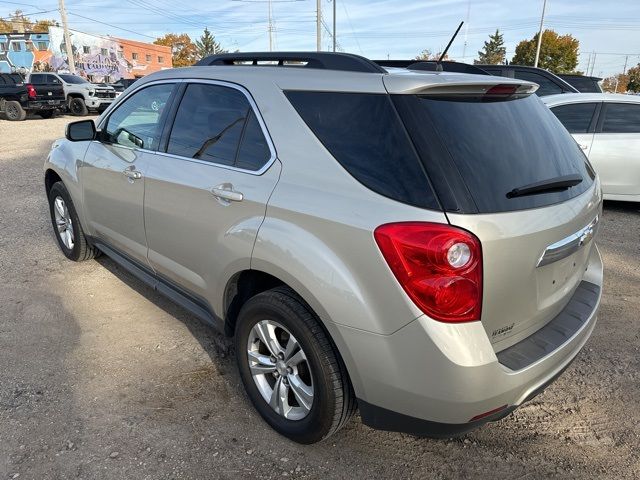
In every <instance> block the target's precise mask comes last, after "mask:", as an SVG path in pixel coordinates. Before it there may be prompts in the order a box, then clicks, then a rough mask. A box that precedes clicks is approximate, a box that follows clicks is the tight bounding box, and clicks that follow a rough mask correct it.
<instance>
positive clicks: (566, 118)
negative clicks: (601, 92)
mask: <svg viewBox="0 0 640 480" xmlns="http://www.w3.org/2000/svg"><path fill="white" fill-rule="evenodd" d="M597 106H598V104H597V103H573V104H569V105H560V106H558V107H553V108H552V109H551V111H552V112H553V113H554V114H555V116H556V117H558V120H560V122H561V123H562V125H564V128H566V129H567V130H568V131H569V133H588V132H589V126H590V125H591V121H592V120H593V115H594V113H595V111H596V107H597Z"/></svg>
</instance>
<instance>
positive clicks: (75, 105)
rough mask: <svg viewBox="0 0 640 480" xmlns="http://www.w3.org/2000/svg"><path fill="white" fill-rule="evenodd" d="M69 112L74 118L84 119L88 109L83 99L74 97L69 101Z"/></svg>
mask: <svg viewBox="0 0 640 480" xmlns="http://www.w3.org/2000/svg"><path fill="white" fill-rule="evenodd" d="M69 112H71V115H73V116H74V117H84V116H86V115H87V114H88V113H89V109H88V108H87V104H86V103H84V99H83V98H77V97H74V98H71V99H70V100H69Z"/></svg>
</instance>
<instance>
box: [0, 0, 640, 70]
mask: <svg viewBox="0 0 640 480" xmlns="http://www.w3.org/2000/svg"><path fill="white" fill-rule="evenodd" d="M335 1H337V3H336V12H337V15H336V22H337V27H336V31H337V37H336V38H337V43H338V49H339V50H341V51H345V52H350V53H356V54H361V55H364V56H366V57H369V58H374V59H381V58H382V59H384V58H391V59H407V58H413V57H415V56H416V55H418V54H419V53H420V52H421V51H422V50H424V49H430V50H431V51H433V52H438V51H441V50H442V49H443V48H444V47H445V46H446V44H447V42H448V41H449V38H450V36H451V35H452V34H453V32H454V31H455V29H456V28H457V26H458V24H459V23H460V21H463V20H464V21H465V22H466V24H465V26H463V27H462V30H461V31H460V34H459V35H458V37H457V39H456V40H455V42H454V43H453V45H452V47H451V49H450V52H449V56H450V57H452V58H453V59H454V60H458V61H465V62H468V63H472V62H473V59H474V58H475V57H476V56H477V52H478V50H480V49H481V48H482V45H483V42H484V41H485V40H486V39H487V37H488V35H489V34H490V33H493V32H494V31H495V29H496V28H498V29H500V31H501V32H503V34H504V39H505V46H506V48H507V58H508V59H509V60H510V59H511V57H512V56H513V54H514V50H515V46H516V45H517V43H518V42H519V41H520V40H523V39H528V38H531V37H532V36H533V35H534V34H535V33H536V32H537V30H538V27H539V22H540V15H541V13H542V3H543V0H528V1H523V0H512V1H508V0H495V1H488V0H429V1H408V0H374V1H365V0H335ZM271 3H272V19H273V34H272V35H273V44H274V50H315V48H316V23H315V19H316V0H272V2H271ZM66 6H67V11H68V13H69V15H68V17H69V26H70V28H72V29H76V30H80V31H84V32H88V33H97V34H100V35H112V36H118V37H122V38H130V39H134V40H142V41H153V39H154V38H156V37H159V36H162V35H164V34H166V33H170V32H173V33H187V34H189V35H190V36H191V37H192V38H193V39H195V38H197V37H199V36H200V35H201V34H202V31H203V29H204V28H205V27H208V28H209V30H210V31H211V32H212V33H213V34H214V35H215V37H216V40H218V41H219V42H220V43H221V44H222V46H223V47H224V48H226V49H228V50H232V51H233V50H236V49H239V50H240V51H267V50H268V49H269V34H268V11H269V2H268V0H209V1H202V0H201V1H193V0H181V1H178V2H176V1H171V0H66ZM321 6H322V8H321V9H322V17H323V27H322V34H323V39H322V47H323V49H325V50H326V49H329V48H330V47H331V43H332V23H333V3H332V1H331V0H321ZM57 7H58V0H39V1H37V0H25V2H23V1H21V0H11V1H3V0H0V16H7V15H8V14H9V13H10V12H12V11H13V10H15V9H16V8H19V9H21V10H22V11H23V12H24V13H26V14H29V16H30V18H33V19H40V18H53V19H56V20H59V14H58V11H57ZM100 22H102V23H100ZM107 24H109V25H107ZM116 27H117V28H116ZM545 27H546V28H552V29H554V30H555V31H556V32H558V33H560V34H565V33H570V34H572V35H573V36H574V37H576V38H577V39H578V40H579V41H580V57H579V58H580V61H579V64H578V69H579V70H581V71H586V70H587V65H591V66H590V67H589V72H591V68H593V75H596V76H608V75H613V74H616V73H619V72H621V71H622V69H623V67H624V63H625V58H626V56H627V55H628V66H633V65H636V64H638V63H640V0H609V1H604V2H603V1H602V0H579V1H578V0H548V1H547V9H546V15H545ZM594 52H595V55H594ZM594 57H595V64H594V63H593V60H594ZM590 60H591V63H589V62H590Z"/></svg>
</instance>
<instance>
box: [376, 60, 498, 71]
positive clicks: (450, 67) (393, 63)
mask: <svg viewBox="0 0 640 480" xmlns="http://www.w3.org/2000/svg"><path fill="white" fill-rule="evenodd" d="M374 62H375V63H377V64H378V65H380V66H381V67H395V68H406V69H409V70H423V71H424V70H427V71H431V72H436V71H438V70H437V66H438V61H437V60H374ZM440 65H441V66H442V70H443V71H445V72H457V73H471V74H475V75H489V73H487V72H485V71H484V70H482V69H481V68H479V67H476V66H475V65H470V64H468V63H462V62H452V61H450V60H446V61H443V62H440Z"/></svg>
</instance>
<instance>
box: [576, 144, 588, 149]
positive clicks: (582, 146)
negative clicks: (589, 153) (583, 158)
mask: <svg viewBox="0 0 640 480" xmlns="http://www.w3.org/2000/svg"><path fill="white" fill-rule="evenodd" d="M578 146H579V147H580V148H581V149H582V150H587V149H588V148H589V145H585V144H583V143H579V144H578Z"/></svg>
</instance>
